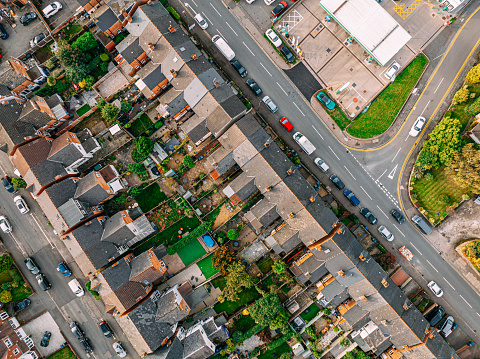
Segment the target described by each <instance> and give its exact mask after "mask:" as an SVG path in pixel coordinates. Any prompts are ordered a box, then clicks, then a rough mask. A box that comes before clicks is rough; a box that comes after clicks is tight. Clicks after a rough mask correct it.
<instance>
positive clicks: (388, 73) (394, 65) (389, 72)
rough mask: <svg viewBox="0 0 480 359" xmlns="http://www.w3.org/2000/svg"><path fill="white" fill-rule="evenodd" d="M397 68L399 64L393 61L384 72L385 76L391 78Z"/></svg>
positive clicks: (398, 68)
mask: <svg viewBox="0 0 480 359" xmlns="http://www.w3.org/2000/svg"><path fill="white" fill-rule="evenodd" d="M398 70H400V65H399V64H398V63H396V62H394V63H393V64H392V66H390V67H389V68H388V70H387V72H385V77H386V78H387V79H389V80H391V79H392V78H393V77H394V76H395V74H396V73H397V71H398Z"/></svg>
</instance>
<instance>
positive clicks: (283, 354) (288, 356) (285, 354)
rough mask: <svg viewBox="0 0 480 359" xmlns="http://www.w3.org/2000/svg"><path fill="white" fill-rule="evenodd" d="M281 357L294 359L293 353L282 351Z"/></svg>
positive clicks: (281, 358)
mask: <svg viewBox="0 0 480 359" xmlns="http://www.w3.org/2000/svg"><path fill="white" fill-rule="evenodd" d="M280 359H292V354H290V353H282V355H280Z"/></svg>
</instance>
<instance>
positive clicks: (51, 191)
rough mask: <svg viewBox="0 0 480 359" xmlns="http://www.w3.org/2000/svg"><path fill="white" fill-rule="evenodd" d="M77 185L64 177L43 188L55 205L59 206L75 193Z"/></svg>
mask: <svg viewBox="0 0 480 359" xmlns="http://www.w3.org/2000/svg"><path fill="white" fill-rule="evenodd" d="M76 188H77V186H76V184H75V182H73V180H72V179H71V178H65V179H63V180H62V181H60V182H57V183H54V184H52V185H51V186H50V187H48V188H47V189H45V192H47V194H48V196H49V197H50V199H51V200H52V203H53V204H54V206H55V207H57V208H59V207H60V206H61V205H62V204H64V203H65V202H67V201H68V200H69V199H70V198H72V197H73V195H74V194H75V190H76Z"/></svg>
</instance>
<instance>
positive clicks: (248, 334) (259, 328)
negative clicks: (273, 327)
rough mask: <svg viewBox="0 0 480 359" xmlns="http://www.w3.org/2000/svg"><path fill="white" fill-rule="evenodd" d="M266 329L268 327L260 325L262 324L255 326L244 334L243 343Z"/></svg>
mask: <svg viewBox="0 0 480 359" xmlns="http://www.w3.org/2000/svg"><path fill="white" fill-rule="evenodd" d="M265 328H266V326H264V325H260V324H257V325H255V326H254V327H253V328H250V329H249V330H247V331H246V332H245V333H243V340H242V341H244V340H247V339H248V338H250V337H251V336H253V335H255V334H257V333H259V332H261V331H262V330H263V329H265Z"/></svg>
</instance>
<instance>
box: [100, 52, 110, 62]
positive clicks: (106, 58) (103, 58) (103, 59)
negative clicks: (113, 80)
mask: <svg viewBox="0 0 480 359" xmlns="http://www.w3.org/2000/svg"><path fill="white" fill-rule="evenodd" d="M100 60H102V61H109V60H110V56H108V55H107V54H105V53H103V54H100Z"/></svg>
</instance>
